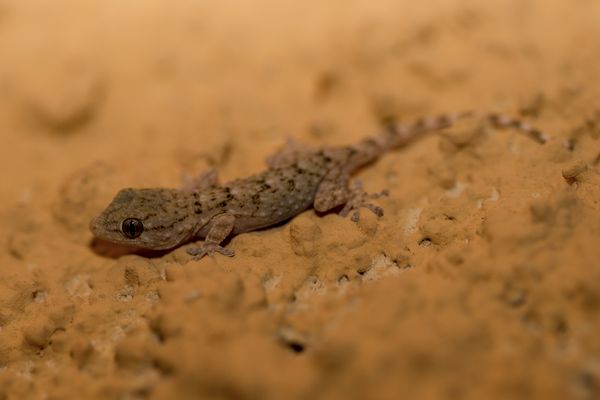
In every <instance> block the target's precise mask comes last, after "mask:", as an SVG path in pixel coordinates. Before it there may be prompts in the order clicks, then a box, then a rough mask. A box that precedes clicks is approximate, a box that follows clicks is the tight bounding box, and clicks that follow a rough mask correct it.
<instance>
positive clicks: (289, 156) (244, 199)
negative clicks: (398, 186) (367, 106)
mask: <svg viewBox="0 0 600 400" xmlns="http://www.w3.org/2000/svg"><path fill="white" fill-rule="evenodd" d="M468 115H470V114H469V113H463V114H457V115H452V116H441V117H436V118H428V119H421V120H419V121H417V122H416V123H414V124H411V125H399V126H397V127H396V128H395V129H393V130H390V131H386V132H384V133H383V134H381V135H379V136H376V137H372V138H368V139H365V140H363V141H361V142H359V143H358V144H356V145H353V146H345V147H335V148H323V149H320V150H310V149H307V148H303V147H300V146H297V145H293V144H291V145H288V147H287V148H286V149H284V150H282V151H281V152H280V153H278V154H276V155H274V156H272V157H270V158H269V159H268V164H269V169H267V170H266V171H264V172H262V173H259V174H256V175H252V176H250V177H248V178H244V179H237V180H234V181H231V182H228V183H226V184H223V185H218V184H217V183H216V173H214V171H212V172H209V173H207V174H205V175H204V176H203V177H201V178H200V179H199V180H197V181H196V182H195V184H194V185H193V186H192V187H188V188H187V189H161V188H157V189H123V190H121V191H120V192H119V193H118V194H117V195H116V197H115V198H114V199H113V201H112V202H111V203H110V204H109V206H108V207H107V208H106V209H105V210H104V211H103V212H102V213H101V214H100V215H99V216H98V217H96V218H94V219H93V220H92V222H91V224H90V229H91V231H92V232H93V234H94V235H95V236H96V237H99V238H101V239H104V240H108V241H111V242H115V243H122V244H127V245H131V246H136V247H140V248H147V249H155V250H164V249H170V248H173V247H176V246H178V245H180V244H182V243H185V242H188V241H190V240H193V239H205V241H204V243H203V244H202V245H201V246H199V247H193V248H189V249H188V250H187V251H188V253H189V254H190V255H192V256H194V257H195V258H201V257H202V256H204V255H206V254H208V255H212V254H213V253H215V252H219V253H221V254H224V255H227V256H233V255H234V252H233V250H232V249H230V248H226V247H222V246H221V243H222V242H223V241H224V240H225V239H226V238H227V237H228V236H230V235H236V234H239V233H243V232H248V231H252V230H256V229H260V228H264V227H268V226H270V225H274V224H277V223H279V222H282V221H285V220H288V219H290V218H292V217H294V216H295V215H297V214H299V213H301V212H302V211H304V210H306V209H308V208H310V207H311V206H312V207H314V208H315V209H316V210H317V211H320V212H326V211H329V210H331V209H334V208H336V207H338V206H343V208H342V210H341V212H340V214H341V215H343V216H345V215H347V214H348V213H352V219H353V220H355V221H357V220H358V219H359V209H360V208H361V207H366V208H368V209H370V210H371V211H372V212H374V213H375V214H377V215H378V216H381V215H383V210H382V209H381V208H380V207H378V206H376V205H373V204H371V203H369V202H368V201H367V200H368V199H370V198H377V197H379V196H381V195H385V194H387V193H386V192H382V193H380V194H375V195H368V194H366V193H365V192H363V191H362V190H361V187H360V185H357V186H356V188H354V189H351V188H349V187H348V183H349V181H350V177H351V175H352V173H353V172H355V171H356V170H357V169H359V168H360V167H363V166H365V165H367V164H369V163H371V162H373V161H374V160H375V159H377V158H378V157H380V156H381V155H382V154H383V153H384V152H386V151H388V150H390V149H393V148H397V147H400V146H403V145H405V144H407V143H409V142H411V141H413V140H415V139H416V138H418V137H420V136H422V135H423V134H425V133H427V132H431V131H433V130H436V129H441V128H445V127H448V126H450V125H451V124H452V123H454V122H455V121H456V120H457V119H459V118H463V117H465V116H468ZM487 118H488V120H489V121H491V122H492V123H493V124H494V125H496V126H499V127H514V128H517V129H519V130H521V131H523V132H525V133H526V134H528V135H529V136H530V137H532V138H533V139H534V140H536V141H538V142H540V143H543V142H545V140H546V138H545V136H544V135H543V134H542V133H541V132H539V131H537V130H536V129H534V128H532V127H530V126H528V125H526V124H524V123H522V122H519V121H517V120H513V119H510V118H507V117H503V116H497V115H489V116H487ZM132 219H134V220H135V221H134V226H135V227H137V228H139V227H143V229H139V230H134V229H133V228H131V227H130V229H129V230H130V231H131V232H129V231H128V229H127V227H126V226H125V225H126V224H127V221H131V220H132ZM130 223H131V222H130ZM140 224H141V225H140ZM128 233H129V234H128Z"/></svg>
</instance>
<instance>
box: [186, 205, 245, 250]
mask: <svg viewBox="0 0 600 400" xmlns="http://www.w3.org/2000/svg"><path fill="white" fill-rule="evenodd" d="M234 226H235V216H233V215H232V214H228V213H224V214H219V215H215V216H214V217H213V218H212V219H211V220H210V221H209V223H208V234H207V235H206V239H205V240H204V243H202V245H201V246H199V247H191V248H189V249H187V253H188V254H189V255H191V256H194V259H195V260H199V259H201V258H202V257H204V256H205V255H209V256H212V255H213V254H214V253H215V252H216V253H221V254H223V255H224V256H228V257H233V256H234V255H235V252H234V251H233V250H232V249H228V248H225V247H223V246H221V242H223V241H224V240H225V239H227V236H229V234H230V233H231V231H232V230H233V227H234Z"/></svg>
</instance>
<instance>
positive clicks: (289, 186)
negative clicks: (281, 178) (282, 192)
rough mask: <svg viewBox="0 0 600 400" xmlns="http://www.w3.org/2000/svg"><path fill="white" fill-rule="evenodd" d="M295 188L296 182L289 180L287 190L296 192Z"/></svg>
mask: <svg viewBox="0 0 600 400" xmlns="http://www.w3.org/2000/svg"><path fill="white" fill-rule="evenodd" d="M295 188H296V183H295V182H294V180H293V179H288V181H287V190H288V192H292V191H294V189H295Z"/></svg>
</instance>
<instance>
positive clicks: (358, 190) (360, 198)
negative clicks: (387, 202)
mask: <svg viewBox="0 0 600 400" xmlns="http://www.w3.org/2000/svg"><path fill="white" fill-rule="evenodd" d="M388 194H389V192H388V191H387V190H382V191H381V192H379V193H367V192H365V191H364V190H363V187H362V182H361V181H359V180H358V179H357V180H356V181H355V182H354V189H352V191H351V193H350V198H349V199H348V201H347V202H346V205H345V206H344V208H342V211H340V215H341V216H342V217H345V216H347V215H348V214H350V213H352V217H351V219H352V221H354V222H358V220H359V219H360V209H361V208H363V207H364V208H367V209H369V210H371V212H372V213H373V214H375V215H377V216H378V217H382V216H383V208H381V207H379V206H378V205H375V204H373V203H369V202H368V200H370V199H378V198H380V197H383V196H387V195H388Z"/></svg>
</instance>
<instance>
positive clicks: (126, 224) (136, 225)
mask: <svg viewBox="0 0 600 400" xmlns="http://www.w3.org/2000/svg"><path fill="white" fill-rule="evenodd" d="M121 231H122V232H123V235H125V236H127V237H128V238H129V239H135V238H136V237H138V236H140V235H141V234H142V232H144V224H142V221H140V220H139V219H137V218H127V219H126V220H125V221H123V223H122V224H121Z"/></svg>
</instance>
